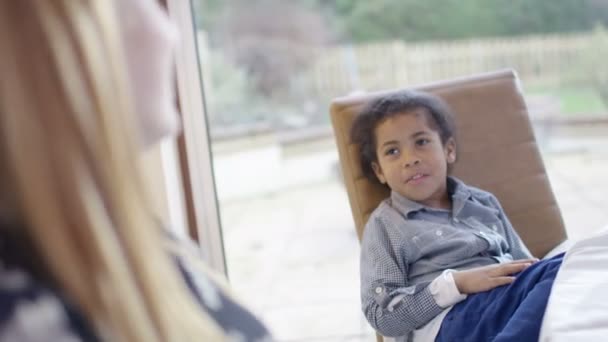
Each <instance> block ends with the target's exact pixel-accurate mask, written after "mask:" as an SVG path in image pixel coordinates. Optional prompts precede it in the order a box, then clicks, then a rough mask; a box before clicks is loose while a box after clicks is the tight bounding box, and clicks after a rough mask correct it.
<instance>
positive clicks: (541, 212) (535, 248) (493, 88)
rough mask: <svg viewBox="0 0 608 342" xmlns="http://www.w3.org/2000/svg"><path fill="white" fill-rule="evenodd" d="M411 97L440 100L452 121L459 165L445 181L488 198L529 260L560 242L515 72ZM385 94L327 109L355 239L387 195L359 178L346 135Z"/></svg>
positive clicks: (340, 101) (562, 234)
mask: <svg viewBox="0 0 608 342" xmlns="http://www.w3.org/2000/svg"><path fill="white" fill-rule="evenodd" d="M415 89H417V90H423V91H427V92H430V93H433V94H435V95H437V96H439V97H441V98H442V99H443V100H444V101H446V102H447V104H448V105H449V106H450V108H451V109H452V110H453V112H454V113H455V116H456V126H457V139H458V142H457V143H458V161H457V163H456V165H455V167H454V169H453V173H452V174H453V175H454V176H456V177H458V178H460V179H462V180H463V181H464V182H466V183H467V184H470V185H473V186H476V187H479V188H481V189H484V190H487V191H490V192H491V193H493V194H494V195H495V196H496V197H497V198H498V199H499V201H500V203H501V204H502V206H503V208H504V210H505V212H506V213H507V215H508V217H509V219H510V220H511V223H512V224H513V226H514V227H515V229H516V230H517V232H518V233H519V234H520V236H521V238H522V239H523V240H524V242H525V244H526V245H527V246H528V248H529V249H530V251H531V252H532V253H533V254H534V255H535V256H537V257H539V258H540V257H542V256H544V255H545V254H546V253H547V252H549V251H550V250H551V249H552V248H554V247H555V246H557V245H558V244H559V243H561V242H562V241H564V240H565V239H566V231H565V228H564V223H563V220H562V217H561V213H560V210H559V207H558V205H557V202H556V200H555V196H554V195H553V192H552V190H551V185H550V184H549V179H548V178H547V174H546V171H545V167H544V165H543V161H542V159H541V156H540V152H539V149H538V146H537V144H536V140H535V138H534V134H533V131H532V126H531V123H530V120H529V117H528V110H527V108H526V104H525V102H524V98H523V96H522V93H521V89H520V84H519V80H518V78H517V75H516V74H515V72H513V71H512V70H504V71H497V72H493V73H486V74H480V75H475V76H471V77H465V78H459V79H454V80H449V81H443V82H438V83H433V84H428V85H423V86H419V87H415ZM391 92H394V91H383V92H374V93H368V94H364V95H356V96H347V97H342V98H337V99H335V100H334V101H333V102H332V105H331V120H332V125H333V128H334V132H335V137H336V142H337V145H338V152H339V156H340V164H341V166H342V173H343V176H344V182H345V185H346V189H347V192H348V198H349V201H350V207H351V210H352V214H353V217H354V220H355V226H356V229H357V234H358V236H359V239H361V236H362V233H363V229H364V227H365V223H366V222H367V219H368V218H369V215H370V214H371V212H372V211H373V210H374V209H375V208H376V207H377V206H378V204H379V203H380V201H382V200H383V199H384V198H386V197H387V196H388V191H387V189H385V188H384V187H382V186H380V185H378V184H375V183H373V182H370V181H368V180H367V179H366V178H365V176H364V175H363V172H362V170H361V168H360V166H359V157H358V154H357V146H356V145H355V144H353V143H352V142H351V140H350V129H351V126H352V122H353V119H354V118H355V116H356V115H357V114H358V113H359V112H360V111H361V109H362V108H363V106H364V105H365V104H366V103H368V102H369V101H371V100H373V99H375V98H377V97H379V96H381V95H386V94H389V93H391Z"/></svg>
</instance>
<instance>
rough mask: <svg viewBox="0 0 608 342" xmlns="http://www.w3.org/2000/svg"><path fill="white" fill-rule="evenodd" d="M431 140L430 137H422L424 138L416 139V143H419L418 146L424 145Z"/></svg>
mask: <svg viewBox="0 0 608 342" xmlns="http://www.w3.org/2000/svg"><path fill="white" fill-rule="evenodd" d="M430 142H431V141H430V140H429V139H426V138H422V139H418V140H416V145H418V146H424V145H426V144H428V143H430Z"/></svg>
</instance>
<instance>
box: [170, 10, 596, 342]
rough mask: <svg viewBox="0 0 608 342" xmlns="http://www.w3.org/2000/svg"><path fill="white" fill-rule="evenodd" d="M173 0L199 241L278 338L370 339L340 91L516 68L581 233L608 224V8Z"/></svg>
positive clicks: (571, 220) (565, 206)
mask: <svg viewBox="0 0 608 342" xmlns="http://www.w3.org/2000/svg"><path fill="white" fill-rule="evenodd" d="M172 2H173V3H174V4H173V5H172V4H171V3H172ZM169 5H170V7H173V8H174V12H175V13H177V12H179V13H181V14H180V16H179V19H180V20H181V21H182V22H180V24H182V25H186V26H188V25H190V31H189V32H191V33H192V34H191V35H190V36H185V37H183V38H185V39H188V40H191V41H188V43H189V44H188V46H190V47H191V48H192V50H191V51H183V52H181V59H180V61H179V63H182V64H188V65H190V67H189V68H185V67H184V66H183V65H182V66H181V68H183V70H182V72H181V78H180V80H181V81H180V82H181V83H180V93H182V94H181V96H185V95H184V92H185V93H187V94H189V95H187V96H186V97H187V99H188V101H191V102H190V103H191V104H192V103H195V104H194V105H192V106H191V107H189V108H187V110H191V111H192V113H190V115H192V116H193V118H192V119H190V121H187V122H186V123H185V124H186V125H196V126H197V127H198V128H194V127H187V129H189V130H192V131H191V132H190V136H197V137H198V139H200V144H199V145H198V148H190V149H189V150H188V151H187V152H188V154H192V153H194V154H201V155H202V157H201V156H200V155H199V158H201V159H200V160H199V161H200V162H199V163H198V164H197V165H198V166H196V167H193V168H191V169H190V173H191V174H192V173H194V174H192V177H194V178H196V177H201V179H202V180H201V181H200V182H198V183H196V184H195V182H193V183H192V184H191V186H192V189H193V192H198V191H205V193H204V194H203V195H201V201H202V203H203V205H201V208H199V209H200V211H199V212H200V213H201V214H200V215H201V217H202V218H203V220H202V222H203V224H201V226H200V227H199V232H200V234H203V235H205V234H207V235H205V236H204V237H201V239H200V240H201V241H202V242H203V243H204V249H208V250H210V251H211V252H209V253H210V254H211V255H215V257H214V258H215V259H214V261H213V263H214V264H217V265H220V266H218V268H220V269H222V267H223V264H224V260H223V254H224V253H225V266H226V268H227V273H228V275H229V278H230V281H231V285H232V287H233V288H234V289H235V291H236V292H237V293H238V295H239V296H240V297H241V298H244V300H245V301H246V302H247V304H248V305H249V306H250V307H251V308H252V309H253V310H254V311H255V312H257V313H258V314H259V315H260V316H261V317H262V319H263V320H264V321H265V322H266V323H267V324H268V325H269V327H270V328H271V330H273V332H274V334H275V336H276V337H277V339H278V340H280V341H337V340H340V341H342V340H344V341H364V340H365V341H369V340H370V339H373V337H372V336H373V332H372V331H371V329H370V328H369V327H368V324H367V323H366V322H365V319H364V318H363V317H362V315H361V314H360V305H359V292H358V291H359V289H358V286H359V285H358V282H359V281H358V252H359V249H358V242H357V238H356V234H355V230H354V228H353V222H352V218H351V215H350V209H349V207H348V199H347V197H346V193H345V189H344V187H343V185H342V183H341V179H340V170H339V165H338V157H337V152H336V150H335V145H334V142H333V136H332V132H331V128H330V126H329V117H328V105H329V102H330V101H331V99H332V98H334V97H336V96H342V95H346V94H349V93H352V92H360V91H373V90H379V89H387V88H395V87H404V86H412V85H416V84H420V83H426V82H431V81H437V80H441V79H446V78H451V77H456V76H464V75H469V74H473V73H477V72H483V71H490V70H495V69H500V68H514V69H515V70H516V71H517V72H518V74H519V76H520V77H521V79H522V82H523V88H524V92H525V97H526V99H527V101H528V105H529V107H530V114H531V119H532V121H533V123H534V125H535V129H536V135H537V139H538V140H539V142H540V144H541V147H542V153H543V158H544V160H545V164H546V167H547V169H548V173H549V176H550V179H551V183H552V186H553V189H554V191H555V193H556V196H557V199H558V202H559V203H560V206H561V209H562V214H563V216H564V219H565V222H566V226H567V229H568V233H569V235H570V237H571V238H574V239H577V238H581V237H583V236H586V235H588V234H590V233H592V232H593V231H595V230H597V229H599V228H601V227H603V226H606V225H608V214H606V213H605V211H604V210H602V209H603V194H604V193H605V192H606V191H608V180H606V178H605V176H604V175H605V174H606V172H607V171H608V159H607V158H606V152H605V151H606V147H607V146H608V138H606V135H605V133H604V132H605V131H606V128H607V127H608V114H607V112H608V94H607V91H608V83H606V79H608V77H606V75H608V69H607V67H606V64H605V63H604V60H605V59H606V58H605V57H606V55H608V33H607V31H606V29H605V28H604V26H602V23H603V24H606V23H608V5H606V4H603V3H602V2H599V1H592V0H585V1H581V2H576V3H575V2H571V1H566V0H559V1H557V0H556V1H549V0H545V1H536V2H529V1H525V0H517V1H510V2H500V1H495V2H492V3H491V4H489V3H488V2H487V1H480V0H467V1H461V2H447V3H446V2H443V1H439V0H433V1H431V0H429V1H425V2H420V1H413V0H411V1H403V0H401V1H398V0H382V1H378V2H369V1H368V2H363V1H359V2H358V1H350V2H349V1H324V0H301V1H280V0H260V1H244V0H226V1H221V0H192V3H191V5H192V6H191V8H187V9H186V8H185V7H184V5H178V4H177V1H170V2H169ZM177 9H179V11H178V10H177ZM190 15H192V17H190ZM446 18H449V19H446ZM560 18H561V19H560ZM190 19H192V20H193V22H187V23H184V22H183V21H188V20H190ZM471 22H475V23H476V25H470V23H471ZM595 23H599V24H597V26H594V25H595ZM192 27H194V29H192ZM189 53H196V54H197V55H198V67H199V68H200V69H197V68H196V67H194V68H193V67H192V65H193V64H192V63H195V62H193V61H192V60H191V59H189V58H191V57H190V55H188V54H189ZM199 71H200V74H199ZM199 75H201V77H200V78H199ZM197 94H198V95H197ZM201 94H204V107H203V102H202V98H200V96H201ZM195 96H199V99H198V100H193V98H194V97H195ZM197 101H199V102H197ZM207 137H209V138H208V139H207ZM191 157H192V156H191ZM192 158H194V159H196V158H195V157H192ZM210 165H213V168H212V170H211V169H209V168H210ZM201 174H202V175H203V176H201ZM199 186H200V187H201V188H198V187H199ZM215 189H217V192H215ZM216 198H217V202H216ZM218 212H219V219H218V218H217V215H216V214H217V213H218ZM214 215H216V216H214ZM220 222H221V225H220ZM220 226H221V229H220ZM222 246H223V247H224V248H222Z"/></svg>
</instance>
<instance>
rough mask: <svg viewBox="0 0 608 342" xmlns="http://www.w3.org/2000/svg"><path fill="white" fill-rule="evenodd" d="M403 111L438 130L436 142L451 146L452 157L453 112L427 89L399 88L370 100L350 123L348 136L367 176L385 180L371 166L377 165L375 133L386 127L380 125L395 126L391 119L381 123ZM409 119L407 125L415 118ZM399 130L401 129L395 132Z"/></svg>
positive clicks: (377, 148)
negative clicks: (405, 89) (357, 151)
mask: <svg viewBox="0 0 608 342" xmlns="http://www.w3.org/2000/svg"><path fill="white" fill-rule="evenodd" d="M402 115H407V116H410V115H411V116H417V117H419V120H418V121H419V123H421V124H424V126H426V127H428V128H429V130H431V131H434V132H435V133H436V134H437V136H438V140H439V143H440V144H441V145H442V147H443V148H444V149H449V150H450V151H449V153H450V155H451V156H453V159H454V160H453V161H455V158H456V150H455V149H456V143H455V134H456V132H455V125H454V120H453V115H452V113H451V112H450V110H449V109H448V107H447V106H446V105H445V103H444V102H443V101H441V100H440V99H439V98H437V97H435V96H433V95H430V94H427V93H422V92H415V91H400V92H397V93H392V94H390V95H386V96H383V97H380V98H378V99H376V100H374V101H372V102H371V103H370V104H369V105H368V106H367V107H365V109H364V110H363V111H362V112H361V113H360V114H359V115H358V116H357V117H356V119H355V121H354V123H353V127H352V129H351V140H352V141H353V142H354V143H356V144H357V145H358V146H359V156H360V160H361V168H362V169H363V171H364V174H365V175H366V176H367V177H368V178H369V179H370V180H373V181H380V182H382V183H386V180H383V179H379V177H378V172H376V170H375V169H374V165H377V166H378V165H380V164H379V155H378V153H379V147H380V146H378V144H379V141H378V140H379V136H378V134H379V133H381V132H384V131H386V130H385V129H381V130H379V128H390V127H391V125H393V126H394V123H392V121H391V122H390V125H384V126H386V127H383V124H385V123H387V122H388V121H390V120H393V119H396V117H398V116H402ZM421 120H422V121H421ZM396 121H403V120H396ZM411 121H412V123H410V125H411V124H415V123H416V122H418V121H416V120H411ZM414 121H416V122H414ZM404 124H405V123H404ZM400 132H402V131H399V132H395V133H400ZM413 133H417V132H413ZM380 152H381V151H380ZM451 158H452V157H449V158H447V159H446V161H447V163H448V164H451V163H452V162H453V161H451ZM380 178H381V177H380ZM389 185H390V184H389Z"/></svg>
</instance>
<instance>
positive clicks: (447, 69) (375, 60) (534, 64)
mask: <svg viewBox="0 0 608 342" xmlns="http://www.w3.org/2000/svg"><path fill="white" fill-rule="evenodd" d="M593 39H594V33H592V32H589V33H584V34H577V35H559V36H557V35H554V36H528V37H521V38H509V39H477V40H468V41H453V42H432V43H407V42H403V41H393V42H384V43H375V44H364V45H343V46H334V47H328V48H322V49H319V50H317V51H316V61H315V63H313V65H312V67H311V71H312V74H311V75H310V77H312V83H313V84H314V86H313V87H314V88H315V92H317V94H318V95H321V96H323V97H328V96H329V97H333V96H339V95H344V94H347V93H350V92H352V91H356V90H366V91H369V90H378V89H386V88H394V87H405V86H408V85H415V84H420V83H426V82H431V81H436V80H441V79H446V78H452V77H457V76H463V75H470V74H473V73H478V72H484V71H490V70H495V69H501V68H514V69H515V70H516V71H517V72H518V74H519V76H520V77H521V78H522V79H523V80H524V82H525V84H526V86H538V87H544V86H554V85H559V84H560V83H562V82H567V81H571V80H572V79H573V78H574V79H576V78H577V77H578V78H580V72H579V70H577V69H580V66H579V64H580V63H581V61H583V60H584V55H585V54H586V53H589V52H590V47H591V46H592V45H591V44H592V42H593Z"/></svg>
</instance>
